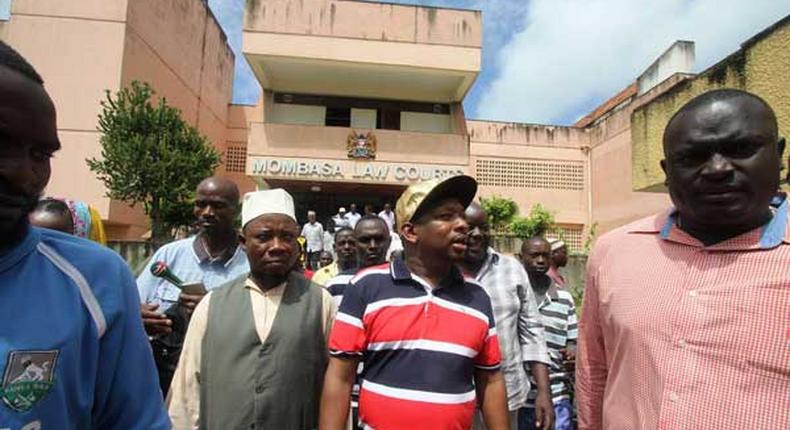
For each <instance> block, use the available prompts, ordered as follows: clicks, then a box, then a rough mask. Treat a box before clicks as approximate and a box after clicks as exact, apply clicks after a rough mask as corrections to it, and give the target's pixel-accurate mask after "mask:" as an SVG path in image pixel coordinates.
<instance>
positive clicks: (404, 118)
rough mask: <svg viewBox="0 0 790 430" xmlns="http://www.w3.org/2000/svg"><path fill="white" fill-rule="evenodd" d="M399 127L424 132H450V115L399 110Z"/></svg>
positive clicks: (404, 129)
mask: <svg viewBox="0 0 790 430" xmlns="http://www.w3.org/2000/svg"><path fill="white" fill-rule="evenodd" d="M400 129H401V130H403V131H420V132H425V133H451V132H452V125H451V121H450V115H442V114H436V113H420V112H401V113H400Z"/></svg>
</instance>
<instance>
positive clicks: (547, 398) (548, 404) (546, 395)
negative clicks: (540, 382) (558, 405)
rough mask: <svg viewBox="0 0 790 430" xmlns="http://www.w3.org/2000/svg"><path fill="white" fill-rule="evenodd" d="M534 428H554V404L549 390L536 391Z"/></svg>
mask: <svg viewBox="0 0 790 430" xmlns="http://www.w3.org/2000/svg"><path fill="white" fill-rule="evenodd" d="M535 428H538V429H540V430H551V429H553V428H554V403H552V401H551V390H538V396H537V397H536V398H535Z"/></svg>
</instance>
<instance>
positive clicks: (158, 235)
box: [149, 200, 170, 249]
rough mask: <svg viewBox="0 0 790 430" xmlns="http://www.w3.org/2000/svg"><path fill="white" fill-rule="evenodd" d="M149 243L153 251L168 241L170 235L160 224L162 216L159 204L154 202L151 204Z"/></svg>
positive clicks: (162, 224) (161, 223)
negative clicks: (152, 246)
mask: <svg viewBox="0 0 790 430" xmlns="http://www.w3.org/2000/svg"><path fill="white" fill-rule="evenodd" d="M149 215H150V217H151V243H152V244H153V245H154V247H155V249H158V248H159V247H160V246H162V245H164V244H165V243H167V242H169V241H170V234H169V232H168V231H167V230H166V229H165V226H164V223H163V222H162V215H161V213H160V210H159V202H158V201H156V200H154V201H152V202H151V213H150V214H149Z"/></svg>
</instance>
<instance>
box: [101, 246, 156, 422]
mask: <svg viewBox="0 0 790 430" xmlns="http://www.w3.org/2000/svg"><path fill="white" fill-rule="evenodd" d="M119 266H120V278H116V279H120V281H121V282H120V285H118V284H116V285H113V289H114V290H116V291H120V294H119V296H120V302H121V303H120V306H119V309H118V311H117V312H114V314H115V315H112V316H110V315H109V314H108V318H107V331H106V332H105V333H104V336H102V338H101V341H100V346H99V347H100V356H99V362H98V372H97V375H96V393H95V401H94V406H93V424H94V426H95V428H118V429H121V428H123V429H141V428H145V429H168V428H170V421H169V420H168V418H167V412H166V411H165V408H164V405H163V403H162V394H161V392H160V390H159V384H158V380H157V378H156V366H155V364H154V358H153V356H152V355H151V348H150V346H149V344H148V338H147V336H146V334H145V331H144V330H143V322H142V319H141V316H140V305H139V302H138V297H137V294H136V293H135V288H134V278H133V277H132V274H131V273H130V272H129V269H128V268H127V266H126V265H125V264H123V263H121V262H119ZM91 383H92V382H91Z"/></svg>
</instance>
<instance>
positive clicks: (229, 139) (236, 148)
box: [217, 103, 263, 195]
mask: <svg viewBox="0 0 790 430" xmlns="http://www.w3.org/2000/svg"><path fill="white" fill-rule="evenodd" d="M262 116H263V106H262V105H261V103H258V104H257V105H256V106H246V105H230V106H229V107H228V124H227V129H226V132H225V142H224V145H223V146H222V147H221V148H220V150H221V152H222V153H223V156H222V158H223V160H224V161H225V162H224V163H223V165H222V166H220V168H219V170H218V172H217V174H219V175H222V176H226V177H228V178H230V179H232V180H233V181H234V182H236V185H238V186H239V191H241V193H242V195H243V194H244V193H246V192H249V191H254V190H255V189H256V184H255V182H254V181H253V180H252V179H250V178H249V177H248V176H247V175H246V173H245V172H246V160H247V138H248V134H249V127H250V126H249V123H250V122H252V121H258V120H259V119H260V118H262ZM230 151H233V154H231V153H230ZM229 158H233V159H232V160H229ZM229 161H233V165H234V166H238V168H232V167H231V168H229V164H230V163H229Z"/></svg>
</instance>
